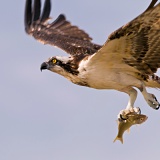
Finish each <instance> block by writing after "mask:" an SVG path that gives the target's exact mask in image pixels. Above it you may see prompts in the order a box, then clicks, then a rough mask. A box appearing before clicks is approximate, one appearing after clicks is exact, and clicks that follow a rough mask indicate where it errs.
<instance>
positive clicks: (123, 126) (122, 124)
mask: <svg viewBox="0 0 160 160" xmlns="http://www.w3.org/2000/svg"><path fill="white" fill-rule="evenodd" d="M147 118H148V117H147V116H146V115H143V114H137V113H135V112H130V113H128V114H126V120H121V121H118V134H117V137H116V138H115V139H114V141H113V142H115V141H116V140H119V141H121V143H122V144H123V133H124V132H125V131H126V130H129V128H130V127H131V126H132V125H135V124H142V123H143V122H145V121H146V120H147Z"/></svg>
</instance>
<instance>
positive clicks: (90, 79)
mask: <svg viewBox="0 0 160 160" xmlns="http://www.w3.org/2000/svg"><path fill="white" fill-rule="evenodd" d="M78 76H79V79H81V81H83V82H85V83H86V84H87V85H88V86H89V87H91V88H96V89H114V88H116V87H118V86H117V85H118V84H119V82H120V81H121V75H120V73H119V72H113V71H111V70H109V69H107V68H103V67H102V68H100V67H87V68H82V69H81V71H80V73H79V75H78Z"/></svg>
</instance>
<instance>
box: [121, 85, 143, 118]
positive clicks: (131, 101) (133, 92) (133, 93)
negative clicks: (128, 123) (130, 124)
mask: <svg viewBox="0 0 160 160" xmlns="http://www.w3.org/2000/svg"><path fill="white" fill-rule="evenodd" d="M121 91H122V92H125V93H127V94H128V95H129V101H128V105H127V107H126V109H125V110H121V111H120V113H119V114H118V119H122V120H124V119H125V118H126V117H125V115H126V114H128V113H130V112H134V113H136V114H140V113H141V111H140V108H139V107H134V102H135V100H136V98H137V91H136V90H135V89H134V88H132V87H127V88H124V89H123V90H121Z"/></svg>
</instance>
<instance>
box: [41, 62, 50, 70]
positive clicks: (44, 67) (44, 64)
mask: <svg viewBox="0 0 160 160" xmlns="http://www.w3.org/2000/svg"><path fill="white" fill-rule="evenodd" d="M44 69H48V63H46V62H43V63H42V64H41V67H40V70H41V71H42V70H44Z"/></svg>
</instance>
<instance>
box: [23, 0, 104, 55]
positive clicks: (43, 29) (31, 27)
mask: <svg viewBox="0 0 160 160" xmlns="http://www.w3.org/2000/svg"><path fill="white" fill-rule="evenodd" d="M50 10H51V2H50V0H45V4H44V8H43V12H42V13H41V1H40V0H35V1H34V6H33V8H32V0H26V8H25V30H26V32H27V33H28V34H29V35H31V36H33V37H34V38H35V39H37V40H38V41H40V42H42V43H44V44H50V45H53V46H57V47H59V48H61V49H62V50H64V51H65V52H67V53H69V54H71V55H74V56H75V55H90V54H93V53H95V52H96V51H97V50H98V49H100V48H101V46H100V45H97V44H94V43H92V42H91V40H92V38H91V37H90V36H89V35H88V34H87V33H86V32H85V31H83V30H81V29H79V28H78V27H77V26H73V25H71V23H70V22H69V21H67V20H66V18H65V16H64V15H63V14H60V15H59V16H58V18H57V19H56V20H55V21H53V22H52V23H48V22H47V21H48V20H49V15H50ZM40 17H41V18H40ZM81 57H82V56H81Z"/></svg>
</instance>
